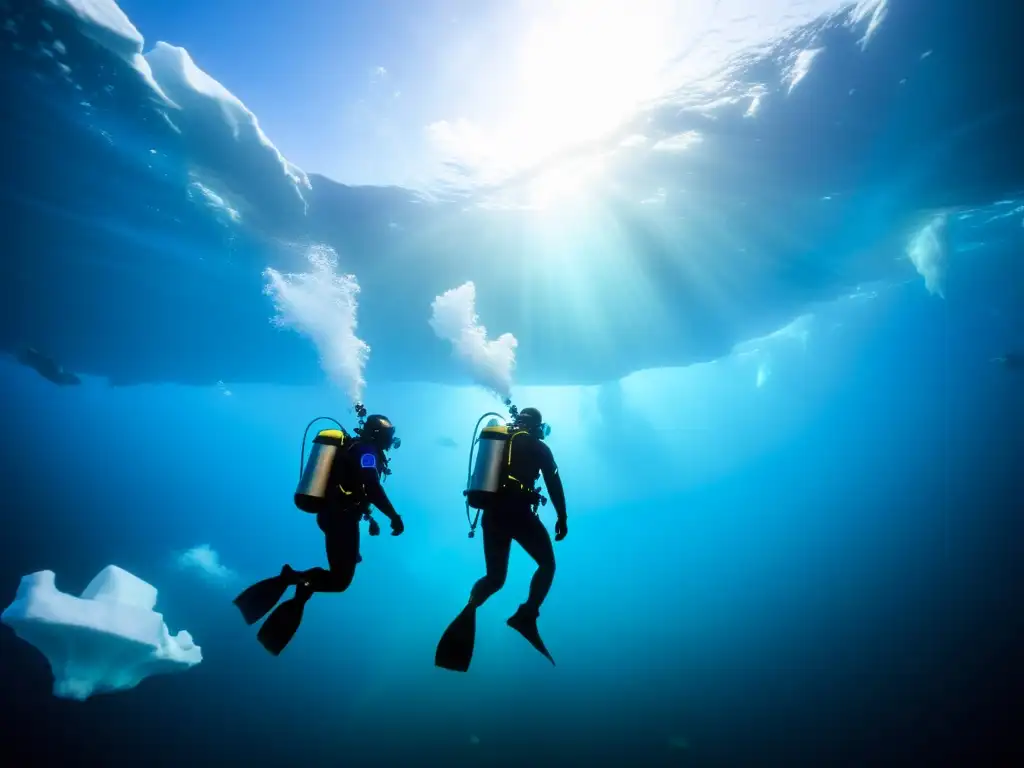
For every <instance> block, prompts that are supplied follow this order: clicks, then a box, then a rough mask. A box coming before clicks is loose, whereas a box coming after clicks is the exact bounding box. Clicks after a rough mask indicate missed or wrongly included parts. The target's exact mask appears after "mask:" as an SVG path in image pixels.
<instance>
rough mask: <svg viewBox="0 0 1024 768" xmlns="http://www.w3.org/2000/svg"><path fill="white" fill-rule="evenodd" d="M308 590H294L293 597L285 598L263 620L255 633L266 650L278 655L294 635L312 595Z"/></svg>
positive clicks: (300, 588)
mask: <svg viewBox="0 0 1024 768" xmlns="http://www.w3.org/2000/svg"><path fill="white" fill-rule="evenodd" d="M312 594H313V593H312V592H309V591H308V590H304V589H302V587H299V589H297V590H295V597H293V598H292V599H291V600H285V601H284V602H283V603H281V604H280V605H279V606H277V608H276V609H275V610H274V612H273V613H272V614H270V616H268V617H267V620H266V621H265V622H263V626H262V627H260V631H259V632H257V633H256V639H257V640H259V641H260V643H261V644H262V645H263V647H264V648H266V649H267V652H268V653H270V654H272V655H274V656H279V655H280V654H281V651H283V650H284V648H285V646H286V645H288V643H290V642H291V640H292V638H293V637H295V632H296V631H297V630H298V629H299V624H301V623H302V614H303V612H304V611H305V609H306V603H307V602H309V598H310V597H311V596H312Z"/></svg>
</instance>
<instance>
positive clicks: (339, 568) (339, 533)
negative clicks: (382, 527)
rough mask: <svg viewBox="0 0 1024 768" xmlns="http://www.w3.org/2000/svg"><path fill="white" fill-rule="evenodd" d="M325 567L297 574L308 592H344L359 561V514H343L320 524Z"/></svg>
mask: <svg viewBox="0 0 1024 768" xmlns="http://www.w3.org/2000/svg"><path fill="white" fill-rule="evenodd" d="M322 529H323V532H324V542H325V544H326V548H327V564H328V566H329V570H328V569H327V568H310V569H309V570H308V571H301V572H299V573H298V577H299V578H300V579H301V580H302V583H303V585H304V586H306V587H307V588H308V589H309V591H310V592H344V591H345V590H346V589H348V588H349V585H350V584H351V583H352V578H353V577H354V576H355V573H356V564H357V563H358V562H359V517H358V516H356V515H346V516H345V518H344V519H337V520H333V521H332V522H331V523H330V524H328V525H323V526H322Z"/></svg>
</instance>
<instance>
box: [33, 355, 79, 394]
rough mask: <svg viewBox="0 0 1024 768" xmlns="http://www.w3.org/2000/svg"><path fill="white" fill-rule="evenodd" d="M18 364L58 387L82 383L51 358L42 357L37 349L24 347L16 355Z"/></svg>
mask: <svg viewBox="0 0 1024 768" xmlns="http://www.w3.org/2000/svg"><path fill="white" fill-rule="evenodd" d="M17 359H18V362H19V363H21V364H22V365H24V366H27V367H29V368H31V369H32V370H34V371H35V372H36V373H38V374H39V375H40V376H42V377H43V378H44V379H46V380H47V381H52V382H53V383H54V384H56V385H57V386H59V387H71V386H77V385H78V384H81V383H82V380H81V379H80V378H78V377H77V376H76V375H75V374H73V373H72V372H71V371H68V370H66V369H65V368H64V366H62V365H61V364H60V363H58V362H57V361H56V360H54V359H53V358H52V357H48V356H46V355H44V354H43V353H42V352H40V351H39V350H37V349H33V348H32V347H25V348H24V349H22V350H20V351H19V352H18V355H17Z"/></svg>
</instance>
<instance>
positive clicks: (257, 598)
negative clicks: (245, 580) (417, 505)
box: [234, 404, 405, 656]
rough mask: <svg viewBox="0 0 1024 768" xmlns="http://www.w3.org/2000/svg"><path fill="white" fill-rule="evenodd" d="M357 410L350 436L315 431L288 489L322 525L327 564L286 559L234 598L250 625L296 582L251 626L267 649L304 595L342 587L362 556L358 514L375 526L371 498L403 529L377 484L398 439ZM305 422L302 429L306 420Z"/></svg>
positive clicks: (289, 627)
mask: <svg viewBox="0 0 1024 768" xmlns="http://www.w3.org/2000/svg"><path fill="white" fill-rule="evenodd" d="M356 410H357V413H359V415H360V419H361V423H360V426H359V427H357V428H356V430H355V433H356V436H355V437H352V436H349V435H348V433H347V432H345V430H344V429H339V430H325V431H322V432H320V433H319V434H318V435H317V437H316V439H315V440H314V447H313V451H312V452H311V454H310V457H309V463H308V464H306V465H305V470H304V471H303V474H302V476H301V478H300V481H299V487H298V489H297V490H296V493H295V504H296V506H297V507H299V509H301V510H303V511H306V512H311V513H314V514H316V522H317V525H318V526H319V527H320V530H321V531H323V533H324V538H325V544H326V549H327V564H328V567H327V568H319V567H317V568H310V569H309V570H306V571H297V570H295V569H293V568H292V567H291V566H290V565H285V566H283V567H282V568H281V573H279V574H278V575H277V576H272V577H271V578H269V579H264V580H263V581H260V582H257V583H256V584H253V585H252V586H251V587H249V588H248V589H246V590H245V591H244V592H242V593H241V594H240V595H239V596H238V597H236V598H235V600H234V603H235V605H236V606H238V608H239V610H241V612H242V617H243V618H244V619H245V621H246V623H247V624H250V625H251V624H255V623H256V622H257V621H259V620H260V619H261V618H263V616H264V615H266V614H267V612H268V611H270V610H271V609H272V608H273V607H274V606H275V605H277V603H278V601H279V600H280V599H281V598H282V597H283V596H284V593H285V590H287V589H288V587H295V595H294V596H293V597H292V598H291V599H290V600H286V601H285V602H283V603H281V605H279V606H278V607H277V609H276V610H275V611H274V612H273V613H271V614H270V616H269V617H268V618H267V620H266V621H265V622H264V623H263V626H262V627H260V630H259V632H258V633H257V638H258V639H259V641H260V643H261V644H262V645H263V647H264V648H266V649H267V651H269V652H270V653H271V654H273V655H274V656H277V655H279V654H280V653H281V651H283V650H284V648H285V646H286V645H288V643H289V642H290V641H291V639H292V637H293V636H294V635H295V632H296V631H297V630H298V628H299V624H300V623H301V622H302V613H303V610H304V609H305V606H306V603H307V602H308V601H309V599H310V598H311V597H312V596H313V595H314V594H315V593H316V592H344V591H345V590H346V589H348V587H349V585H350V584H351V583H352V578H353V576H355V571H356V564H357V563H359V562H360V561H361V560H362V557H361V556H360V554H359V521H360V520H361V519H363V518H365V519H368V520H369V521H370V531H369V533H370V535H371V536H376V535H377V534H379V533H380V527H379V526H378V525H377V523H376V521H374V520H373V518H371V517H370V505H371V504H372V505H373V506H375V507H376V508H377V509H379V510H380V511H381V512H382V513H383V514H384V515H385V516H386V517H387V518H388V519H389V520H390V521H391V535H392V536H398V535H400V534H401V533H402V531H404V530H405V526H404V524H403V523H402V518H401V517H399V515H398V513H397V512H395V508H394V507H393V506H392V504H391V502H390V500H389V499H388V497H387V494H386V493H385V492H384V487H383V486H382V484H381V479H382V477H386V476H387V475H390V474H391V470H390V469H388V458H387V453H386V452H387V451H389V450H391V449H392V448H397V447H398V446H400V445H401V441H400V440H399V439H398V438H396V437H395V428H394V426H393V425H392V424H391V422H390V421H389V420H388V419H387V418H385V417H384V416H380V415H372V416H369V417H368V418H365V421H363V418H364V417H365V416H366V410H365V408H363V407H362V405H358V404H357V406H356ZM314 421H316V420H315V419H314ZM312 423H313V422H310V426H312ZM338 426H339V427H340V426H341V425H340V424H339V425H338ZM306 429H307V432H308V429H309V427H307V428H306ZM303 449H305V436H303Z"/></svg>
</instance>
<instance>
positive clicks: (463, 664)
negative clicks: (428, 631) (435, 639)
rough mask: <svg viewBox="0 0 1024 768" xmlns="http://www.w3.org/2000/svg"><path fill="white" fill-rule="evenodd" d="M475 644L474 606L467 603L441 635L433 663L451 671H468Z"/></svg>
mask: <svg viewBox="0 0 1024 768" xmlns="http://www.w3.org/2000/svg"><path fill="white" fill-rule="evenodd" d="M475 644H476V606H474V605H467V606H466V607H465V608H463V609H462V613H460V614H459V615H458V616H456V617H455V621H453V622H452V623H451V624H449V625H448V629H446V630H445V631H444V634H443V635H441V641H440V642H439V643H438V644H437V652H436V653H435V654H434V665H435V666H438V667H441V669H450V670H451V671H452V672H468V671H469V663H470V662H471V661H472V660H473V646H474V645H475Z"/></svg>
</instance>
